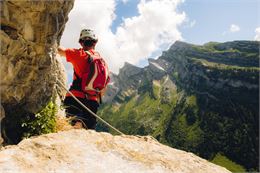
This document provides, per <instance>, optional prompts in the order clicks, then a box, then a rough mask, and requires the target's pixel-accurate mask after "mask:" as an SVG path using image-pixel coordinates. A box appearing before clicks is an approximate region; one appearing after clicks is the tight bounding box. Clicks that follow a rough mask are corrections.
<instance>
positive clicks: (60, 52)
mask: <svg viewBox="0 0 260 173" xmlns="http://www.w3.org/2000/svg"><path fill="white" fill-rule="evenodd" d="M58 54H59V55H60V56H64V57H66V53H65V49H64V48H62V47H58Z"/></svg>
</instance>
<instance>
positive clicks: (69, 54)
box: [65, 49, 77, 62]
mask: <svg viewBox="0 0 260 173" xmlns="http://www.w3.org/2000/svg"><path fill="white" fill-rule="evenodd" d="M65 54H66V60H67V62H71V61H73V58H74V57H77V51H76V49H66V50H65Z"/></svg>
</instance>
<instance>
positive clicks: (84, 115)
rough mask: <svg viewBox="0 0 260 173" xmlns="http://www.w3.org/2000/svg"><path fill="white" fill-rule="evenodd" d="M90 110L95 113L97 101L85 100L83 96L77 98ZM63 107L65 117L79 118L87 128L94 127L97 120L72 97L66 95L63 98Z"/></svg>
mask: <svg viewBox="0 0 260 173" xmlns="http://www.w3.org/2000/svg"><path fill="white" fill-rule="evenodd" d="M77 99H78V100H79V101H80V102H82V103H83V104H84V105H85V106H86V107H88V108H89V109H90V110H91V111H92V112H94V113H97V110H98V107H99V103H98V102H96V101H93V100H87V99H83V98H77ZM64 107H65V111H66V115H67V117H74V116H76V118H78V119H81V120H82V121H83V122H84V123H85V125H86V126H87V128H88V129H95V128H96V124H97V120H96V117H94V116H93V115H92V114H91V113H90V112H88V111H87V110H86V109H85V108H84V107H82V106H81V105H80V104H79V103H78V102H77V101H76V100H75V99H74V98H73V97H66V98H65V100H64Z"/></svg>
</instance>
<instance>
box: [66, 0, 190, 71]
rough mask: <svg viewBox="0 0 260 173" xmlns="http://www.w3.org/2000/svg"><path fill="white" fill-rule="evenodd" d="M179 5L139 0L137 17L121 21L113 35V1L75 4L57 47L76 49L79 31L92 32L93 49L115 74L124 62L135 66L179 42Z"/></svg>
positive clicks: (169, 1) (174, 1) (161, 0)
mask: <svg viewBox="0 0 260 173" xmlns="http://www.w3.org/2000/svg"><path fill="white" fill-rule="evenodd" d="M181 2H183V0H149V1H146V0H141V1H140V3H139V4H138V12H139V14H138V15H137V16H133V17H131V18H124V19H123V23H122V24H121V25H120V26H119V27H118V28H117V29H116V32H115V33H112V31H111V25H112V22H113V20H114V19H115V17H116V14H115V7H116V0H106V1H93V0H88V1H87V0H85V1H79V0H77V1H75V4H74V8H73V10H72V11H71V13H70V15H69V21H68V23H67V24H66V28H65V31H64V34H63V36H62V40H61V45H63V46H64V47H79V44H76V43H77V42H78V37H79V33H80V30H81V29H82V28H92V29H94V30H95V32H96V34H97V35H98V37H99V42H98V44H97V47H96V49H97V50H98V51H99V52H100V53H101V55H103V57H104V59H106V61H107V62H108V64H109V67H110V69H111V70H112V71H113V72H115V73H117V72H118V70H119V68H120V67H122V66H123V64H124V62H126V61H127V62H129V63H132V64H138V63H139V62H140V61H141V60H144V59H146V58H148V57H150V56H151V55H152V54H153V53H154V52H158V51H162V50H161V48H162V47H164V48H165V47H169V46H170V45H171V44H172V43H173V42H174V41H176V40H181V39H182V36H181V33H180V31H179V30H178V26H179V25H181V24H182V23H183V21H184V20H185V17H186V16H185V13H184V12H182V13H180V12H177V10H176V8H177V6H178V4H180V3H181ZM194 24H195V23H194Z"/></svg>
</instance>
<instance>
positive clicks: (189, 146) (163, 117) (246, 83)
mask: <svg viewBox="0 0 260 173" xmlns="http://www.w3.org/2000/svg"><path fill="white" fill-rule="evenodd" d="M258 48H259V42H257V41H233V42H226V43H216V42H210V43H206V44H204V45H198V46H197V45H194V44H189V43H185V42H179V41H178V42H176V43H175V44H173V45H172V46H171V47H170V48H169V49H168V50H167V51H163V53H162V55H161V56H160V57H159V58H158V59H156V60H149V65H148V66H146V67H144V68H142V69H140V68H139V71H138V73H136V74H134V75H132V76H129V77H128V78H125V79H124V78H122V77H121V78H118V77H117V76H116V75H115V76H114V78H115V79H116V80H117V82H116V83H114V84H113V87H114V88H117V90H116V92H115V93H114V94H113V97H111V98H110V103H107V104H106V105H104V106H103V107H102V109H101V110H100V114H101V115H102V116H103V117H104V118H105V119H108V121H109V122H110V123H112V124H114V125H115V126H116V127H118V128H119V129H122V131H124V132H126V133H128V134H144V135H148V134H149V135H153V136H154V137H155V138H156V139H157V140H159V141H160V142H162V143H164V144H167V145H169V146H172V147H177V148H179V149H184V150H186V151H192V152H194V153H196V154H198V155H200V156H202V157H203V158H206V159H210V160H211V159H213V158H214V156H216V155H217V153H219V152H220V153H224V154H225V155H226V156H227V157H228V158H231V160H233V161H235V162H237V163H240V164H241V165H243V166H245V167H246V168H247V169H248V170H254V169H256V170H257V169H258V161H257V160H259V157H258V155H257V153H258V151H259V149H258V145H259V144H258V141H259V139H258V135H257V134H258V132H259V124H258V122H259V121H258V120H259V117H258V114H259V110H258V105H259V71H260V69H259V51H256V50H258ZM155 64H156V65H155ZM124 68H127V67H123V69H122V71H124ZM162 69H163V70H162ZM128 70H129V69H128ZM160 72H162V73H160ZM164 72H165V73H164ZM120 75H121V74H120V73H119V76H120ZM166 79H167V80H166ZM165 81H166V82H167V83H168V85H165ZM109 92H110V88H109V89H108V93H109ZM102 128H103V127H102V126H101V129H102ZM231 129H232V130H231ZM103 130H104V129H103ZM243 143H248V146H245V145H243ZM241 146H242V147H241ZM205 147H208V149H207V150H204V151H203V150H202V149H201V148H205ZM234 149H235V150H236V152H233V150H234ZM243 153H246V155H247V156H246V157H244V158H242V157H240V156H241V155H243Z"/></svg>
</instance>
